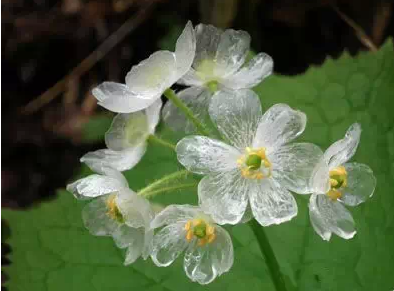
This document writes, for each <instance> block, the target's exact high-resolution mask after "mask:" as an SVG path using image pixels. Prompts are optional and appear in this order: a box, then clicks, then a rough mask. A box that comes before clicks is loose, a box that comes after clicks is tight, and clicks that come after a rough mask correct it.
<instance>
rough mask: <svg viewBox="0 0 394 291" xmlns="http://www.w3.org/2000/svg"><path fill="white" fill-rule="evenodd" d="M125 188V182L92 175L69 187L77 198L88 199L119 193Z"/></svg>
mask: <svg viewBox="0 0 394 291" xmlns="http://www.w3.org/2000/svg"><path fill="white" fill-rule="evenodd" d="M124 187H125V184H124V182H123V181H121V180H119V179H117V178H114V177H109V176H104V175H97V174H94V175H90V176H88V177H86V178H83V179H80V180H77V181H75V182H74V183H72V184H68V185H67V191H69V192H71V193H73V194H74V196H75V198H78V199H86V198H94V197H98V196H102V195H105V194H110V193H114V192H117V191H119V190H121V189H123V188H124Z"/></svg>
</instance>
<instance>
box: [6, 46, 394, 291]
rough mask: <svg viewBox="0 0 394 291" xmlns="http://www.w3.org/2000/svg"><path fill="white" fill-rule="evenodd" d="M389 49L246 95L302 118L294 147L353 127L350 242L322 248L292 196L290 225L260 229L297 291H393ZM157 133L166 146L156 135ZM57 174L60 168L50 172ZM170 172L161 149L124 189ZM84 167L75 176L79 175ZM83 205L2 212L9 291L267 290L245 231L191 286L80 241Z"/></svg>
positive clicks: (60, 201)
mask: <svg viewBox="0 0 394 291" xmlns="http://www.w3.org/2000/svg"><path fill="white" fill-rule="evenodd" d="M392 46H393V45H392V42H388V43H386V45H385V46H384V47H383V48H382V49H381V50H380V51H379V52H377V53H363V54H361V55H360V56H358V57H357V58H351V57H350V56H348V55H344V56H342V57H341V58H340V59H339V60H336V61H333V60H327V61H326V63H325V64H324V65H323V66H322V67H321V68H311V69H310V70H308V72H307V73H306V74H304V75H302V76H297V77H291V78H290V77H283V76H272V77H270V78H269V79H268V80H267V81H265V82H263V84H261V85H260V86H259V87H258V88H257V89H256V91H257V92H258V93H259V95H260V96H261V100H262V103H263V105H264V108H265V109H266V108H268V107H269V106H271V105H272V104H274V103H279V102H285V103H288V104H289V105H291V106H292V107H295V108H298V109H301V110H303V111H305V112H306V113H307V115H308V119H309V122H308V126H307V129H306V132H305V134H304V136H303V140H308V141H311V142H315V143H317V144H319V145H321V146H322V147H327V146H328V145H330V144H331V143H332V142H333V141H335V140H337V139H339V138H341V137H343V135H344V133H345V131H346V129H347V127H348V126H349V125H350V124H351V123H353V122H355V121H358V122H360V123H361V124H362V127H363V133H362V138H361V143H360V146H359V149H358V152H357V154H356V156H355V157H354V160H357V161H358V162H361V163H366V164H368V165H370V166H371V167H372V169H373V170H374V172H375V174H376V176H377V179H378V186H377V189H376V193H375V195H374V196H373V197H372V199H370V200H369V201H368V202H367V203H365V204H363V205H360V206H358V207H355V208H353V209H352V213H353V215H354V217H355V220H356V222H357V230H358V233H357V235H356V237H355V238H354V239H352V240H349V241H346V240H342V239H340V238H337V237H333V238H332V240H331V241H330V242H325V241H322V240H321V239H320V237H318V236H317V235H316V234H315V233H314V231H313V229H312V227H311V226H310V223H309V217H308V211H307V203H308V200H307V197H300V196H298V197H297V201H298V204H299V214H298V216H297V217H296V218H295V219H293V220H292V221H290V222H288V223H285V224H282V225H279V226H272V227H268V228H265V230H266V231H267V233H268V236H269V239H270V241H271V244H272V246H273V248H274V251H275V253H276V255H277V257H278V260H279V264H280V266H281V270H282V272H283V273H284V274H285V276H286V280H287V281H288V285H289V286H298V290H304V291H311V290H313V291H316V290H333V291H335V290H346V291H351V290H365V291H367V290H368V291H370V290H387V291H389V290H393V289H394V277H393V269H394V268H393V266H394V265H393V262H394V248H393V246H394V224H393V222H394V214H393V212H392V211H391V209H393V208H394V195H393V190H392V189H394V177H393V173H394V114H393V113H392V111H393V110H394V57H393V56H394V54H393V47H392ZM160 134H162V135H163V136H165V137H166V138H169V139H173V140H176V138H177V137H176V136H175V135H173V134H172V133H170V132H169V131H168V130H167V129H165V128H161V129H160ZM60 166H61V165H60ZM179 168H180V166H179V164H177V162H176V160H175V156H174V154H172V153H171V152H169V151H168V150H167V149H162V148H159V147H157V146H150V148H149V151H148V153H147V155H146V156H145V157H144V158H143V160H142V162H141V163H140V164H138V166H137V167H136V168H135V169H133V170H131V171H128V172H126V176H127V178H128V180H129V183H130V186H131V188H132V189H135V190H137V189H140V188H142V187H143V186H145V185H147V184H148V183H149V182H151V181H154V180H155V179H158V178H160V177H161V176H162V175H164V174H167V173H170V172H173V171H176V170H177V169H179ZM86 171H87V170H86V168H84V169H83V174H86V173H87V172H86ZM196 201H197V199H196V193H195V191H183V192H180V193H169V194H163V195H162V196H160V197H157V199H155V202H159V203H165V204H168V203H175V202H176V203H196ZM82 207H83V203H81V202H79V201H76V200H74V199H73V197H72V195H71V194H69V193H67V192H66V191H64V190H62V191H59V195H58V198H56V199H55V200H53V201H51V202H46V203H42V204H41V205H40V206H39V207H37V208H35V209H32V210H29V211H25V212H17V211H9V210H4V211H3V216H4V217H5V218H6V219H7V220H8V221H9V223H10V225H11V229H12V236H11V239H10V240H9V242H10V244H11V245H12V246H13V253H12V256H11V259H12V262H13V264H12V265H11V266H10V267H8V268H6V271H7V272H8V273H9V275H10V277H11V279H10V282H9V284H8V286H9V288H10V291H16V290H18V291H19V290H21V291H22V290H23V291H25V290H29V291H42V290H59V291H62V290H67V291H69V290H111V291H112V290H174V291H177V290H185V289H188V290H203V289H204V290H245V289H247V290H248V291H253V290H256V291H257V290H267V291H271V290H274V287H273V285H272V282H271V279H270V277H269V275H268V274H269V273H268V271H267V267H266V265H265V262H264V259H263V257H262V256H261V253H260V251H259V248H258V244H257V242H256V240H255V238H254V236H253V233H252V231H251V230H250V229H249V227H248V226H246V225H238V226H235V227H229V228H228V229H229V231H230V232H231V234H232V237H233V243H234V246H235V263H234V266H233V268H232V269H231V271H230V273H228V274H225V275H223V276H221V277H220V278H218V279H217V280H216V281H215V282H214V283H212V284H210V285H208V286H205V287H201V286H199V285H198V284H196V283H191V282H190V281H189V280H188V279H187V278H186V276H185V275H184V274H183V270H182V261H181V260H179V259H178V260H177V262H176V263H175V264H174V265H172V266H170V267H168V268H158V267H155V266H154V265H153V264H152V263H151V262H150V261H142V260H139V261H138V262H137V263H135V264H133V265H132V266H129V267H124V266H123V265H122V254H121V252H120V251H119V250H118V249H116V247H115V246H114V244H113V243H112V241H111V239H110V238H102V237H101V238H98V237H93V236H91V235H89V233H88V232H87V231H86V230H85V229H84V228H83V226H82V221H81V217H80V212H81V209H82ZM289 291H290V289H289Z"/></svg>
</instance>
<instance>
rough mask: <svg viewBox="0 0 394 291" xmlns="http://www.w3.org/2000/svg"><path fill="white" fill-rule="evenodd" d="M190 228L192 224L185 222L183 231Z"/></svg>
mask: <svg viewBox="0 0 394 291" xmlns="http://www.w3.org/2000/svg"><path fill="white" fill-rule="evenodd" d="M191 226H192V222H191V221H190V220H189V221H188V222H186V224H185V230H190V228H191Z"/></svg>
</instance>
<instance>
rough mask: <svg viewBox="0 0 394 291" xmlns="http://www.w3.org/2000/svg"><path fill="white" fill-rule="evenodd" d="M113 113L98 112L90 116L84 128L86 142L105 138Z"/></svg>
mask: <svg viewBox="0 0 394 291" xmlns="http://www.w3.org/2000/svg"><path fill="white" fill-rule="evenodd" d="M112 119H113V116H112V114H98V115H93V116H90V117H89V120H88V122H87V123H85V124H84V125H83V128H82V140H83V141H84V142H90V143H91V142H98V141H103V140H104V135H105V133H106V132H107V130H108V128H109V127H110V125H111V123H112Z"/></svg>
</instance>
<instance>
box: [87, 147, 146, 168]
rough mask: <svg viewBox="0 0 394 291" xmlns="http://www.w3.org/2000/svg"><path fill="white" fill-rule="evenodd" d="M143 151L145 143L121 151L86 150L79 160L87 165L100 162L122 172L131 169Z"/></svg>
mask: <svg viewBox="0 0 394 291" xmlns="http://www.w3.org/2000/svg"><path fill="white" fill-rule="evenodd" d="M145 151H146V143H142V144H140V145H139V146H137V147H134V148H130V149H126V150H123V151H113V150H109V149H102V150H98V151H95V152H88V153H87V154H85V155H84V156H83V157H82V158H81V162H83V163H86V164H87V165H88V166H89V167H90V165H92V164H97V163H102V164H104V165H107V166H109V167H112V168H114V169H116V170H118V171H121V172H123V171H126V170H129V169H132V168H133V167H134V166H135V165H136V164H138V162H139V161H140V160H141V158H142V157H143V156H144V154H145Z"/></svg>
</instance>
